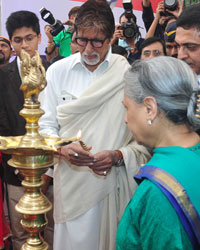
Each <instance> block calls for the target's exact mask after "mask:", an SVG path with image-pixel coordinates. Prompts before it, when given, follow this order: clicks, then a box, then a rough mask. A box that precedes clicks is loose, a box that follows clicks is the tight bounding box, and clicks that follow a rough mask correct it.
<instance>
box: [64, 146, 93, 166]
mask: <svg viewBox="0 0 200 250" xmlns="http://www.w3.org/2000/svg"><path fill="white" fill-rule="evenodd" d="M88 148H89V150H91V147H88ZM60 153H61V155H62V156H63V157H64V158H65V159H66V160H68V161H69V162H70V163H71V164H74V165H76V166H88V167H90V166H92V165H93V162H94V160H95V157H94V155H92V154H91V153H90V152H87V151H85V150H83V148H82V147H81V146H80V144H76V143H71V144H69V145H66V146H63V147H61V152H60Z"/></svg>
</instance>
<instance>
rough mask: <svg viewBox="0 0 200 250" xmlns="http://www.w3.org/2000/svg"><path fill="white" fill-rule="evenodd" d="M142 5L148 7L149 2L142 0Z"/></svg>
mask: <svg viewBox="0 0 200 250" xmlns="http://www.w3.org/2000/svg"><path fill="white" fill-rule="evenodd" d="M142 4H143V6H144V7H149V5H150V0H142Z"/></svg>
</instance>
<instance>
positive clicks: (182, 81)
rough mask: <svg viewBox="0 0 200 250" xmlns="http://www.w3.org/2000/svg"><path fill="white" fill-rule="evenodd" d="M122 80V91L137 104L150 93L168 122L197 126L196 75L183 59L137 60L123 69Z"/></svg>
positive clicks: (161, 57) (198, 125)
mask: <svg viewBox="0 0 200 250" xmlns="http://www.w3.org/2000/svg"><path fill="white" fill-rule="evenodd" d="M125 81H126V85H125V94H126V95H127V96H128V97H130V98H132V99H133V100H134V101H136V102H137V103H142V102H143V100H144V98H145V97H147V96H152V97H154V98H155V99H156V101H157V104H158V107H159V108H160V110H161V111H163V113H164V114H165V116H166V117H167V118H168V119H169V120H170V121H172V122H173V123H176V124H185V125H187V126H188V127H189V128H190V129H192V130H196V129H198V128H200V119H198V118H197V117H196V116H195V109H196V104H197V103H196V102H197V101H196V95H197V93H198V91H199V87H198V81H197V76H196V74H195V73H194V72H193V71H192V69H191V68H190V67H189V66H188V65H187V64H186V63H185V62H183V61H181V60H178V59H176V58H173V57H164V56H159V57H156V58H152V59H149V60H141V61H139V60H138V61H136V62H134V63H133V64H132V67H131V68H130V69H129V70H128V71H127V72H126V74H125Z"/></svg>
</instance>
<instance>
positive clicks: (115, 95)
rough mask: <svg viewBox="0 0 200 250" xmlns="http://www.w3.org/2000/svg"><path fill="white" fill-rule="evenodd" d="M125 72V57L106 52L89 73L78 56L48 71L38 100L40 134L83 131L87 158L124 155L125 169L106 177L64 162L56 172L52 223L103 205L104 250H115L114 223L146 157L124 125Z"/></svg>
mask: <svg viewBox="0 0 200 250" xmlns="http://www.w3.org/2000/svg"><path fill="white" fill-rule="evenodd" d="M129 67H130V66H129V64H128V62H127V60H126V59H125V58H124V57H122V56H118V55H111V54H110V52H109V53H108V55H107V57H106V59H105V60H104V62H103V63H102V64H101V65H99V66H98V68H97V69H96V70H95V71H94V72H90V71H88V69H87V68H86V67H85V66H84V65H83V64H82V63H81V60H80V54H79V53H78V54H75V55H73V56H70V57H68V58H66V59H62V60H61V61H59V62H57V63H55V64H53V65H52V66H51V67H50V68H49V70H48V71H47V81H48V84H47V88H46V89H45V91H44V93H43V95H42V100H43V101H42V109H44V111H45V115H44V116H43V117H42V118H41V120H40V127H41V132H42V133H45V134H48V135H55V136H56V135H57V136H62V137H66V138H68V137H72V136H75V135H76V134H77V131H78V130H79V129H81V130H82V134H83V141H84V142H85V143H86V144H87V145H91V146H92V150H91V153H97V152H100V151H103V150H115V149H120V150H121V151H122V153H123V156H124V161H125V166H121V167H115V166H113V167H112V171H111V173H109V174H108V175H107V176H106V177H104V176H98V175H96V174H95V173H93V172H92V171H91V169H89V168H87V167H77V166H74V165H71V164H70V163H69V162H66V161H64V160H62V161H61V162H60V163H59V164H58V165H57V166H55V168H54V219H55V223H56V224H61V223H65V222H67V221H71V220H75V219H76V218H77V217H79V216H81V215H83V214H84V213H86V212H87V211H89V210H90V209H91V208H92V207H95V205H97V204H99V203H100V202H101V201H102V202H103V205H101V207H102V209H101V210H102V211H101V213H100V216H101V218H100V225H99V234H100V236H99V243H98V245H99V249H102V250H111V249H113V250H114V249H115V234H116V229H117V224H118V222H119V220H120V218H121V216H122V213H123V211H124V208H125V206H126V205H127V203H128V201H129V199H130V197H131V196H132V194H133V192H134V191H135V188H136V183H135V182H134V180H133V175H134V173H136V172H137V170H138V168H139V165H140V164H141V163H144V161H145V160H146V157H147V156H148V153H147V151H146V149H144V148H143V147H142V146H139V145H137V144H136V143H135V141H134V139H133V137H132V135H131V133H130V132H129V130H128V128H127V126H126V124H125V123H124V115H125V109H124V107H123V104H122V101H123V94H124V91H123V89H124V80H123V76H124V73H125V72H126V70H127V69H128V68H129ZM94 227H95V225H94ZM88 240H90V239H88ZM88 250H90V249H88ZM91 250H93V249H91Z"/></svg>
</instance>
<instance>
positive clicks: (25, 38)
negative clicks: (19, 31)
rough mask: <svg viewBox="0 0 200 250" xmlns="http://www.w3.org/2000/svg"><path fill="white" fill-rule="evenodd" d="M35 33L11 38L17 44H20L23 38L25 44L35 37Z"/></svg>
mask: <svg viewBox="0 0 200 250" xmlns="http://www.w3.org/2000/svg"><path fill="white" fill-rule="evenodd" d="M36 36H37V35H27V36H25V37H23V38H22V37H14V38H13V39H12V42H13V43H16V44H18V45H20V44H22V41H23V40H24V41H25V42H26V43H27V44H29V43H31V42H32V41H33V39H34V38H35V37H36Z"/></svg>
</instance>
